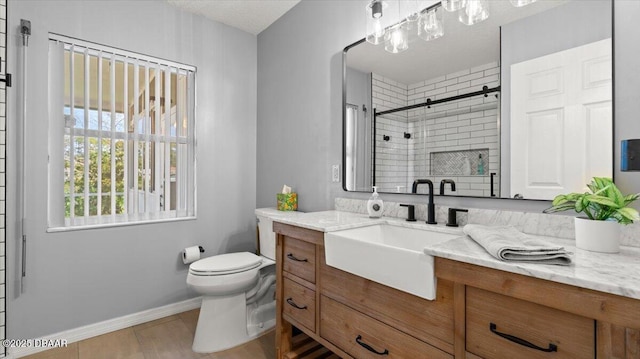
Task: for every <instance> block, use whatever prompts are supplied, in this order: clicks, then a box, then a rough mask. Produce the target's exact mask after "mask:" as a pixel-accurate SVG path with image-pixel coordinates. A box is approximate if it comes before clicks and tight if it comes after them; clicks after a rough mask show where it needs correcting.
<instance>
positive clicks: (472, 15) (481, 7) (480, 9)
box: [458, 0, 489, 25]
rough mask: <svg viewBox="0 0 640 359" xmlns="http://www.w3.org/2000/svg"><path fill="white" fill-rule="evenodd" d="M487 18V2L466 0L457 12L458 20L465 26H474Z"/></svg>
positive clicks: (485, 0)
mask: <svg viewBox="0 0 640 359" xmlns="http://www.w3.org/2000/svg"><path fill="white" fill-rule="evenodd" d="M488 18H489V4H488V3H487V0H467V3H466V4H465V6H464V7H463V8H462V9H460V11H459V12H458V20H460V22H461V23H463V24H465V25H474V24H477V23H479V22H481V21H484V20H486V19H488Z"/></svg>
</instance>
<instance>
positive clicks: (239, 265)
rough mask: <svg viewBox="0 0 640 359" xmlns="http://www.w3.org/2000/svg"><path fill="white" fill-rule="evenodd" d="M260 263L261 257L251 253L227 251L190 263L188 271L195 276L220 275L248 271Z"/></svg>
mask: <svg viewBox="0 0 640 359" xmlns="http://www.w3.org/2000/svg"><path fill="white" fill-rule="evenodd" d="M261 264H262V257H259V256H257V255H255V254H253V253H249V252H239V253H227V254H219V255H216V256H212V257H208V258H204V259H200V260H198V261H195V262H193V263H191V265H190V266H189V273H190V274H192V275H197V276H220V275H227V274H234V273H240V272H245V271H249V270H251V269H254V268H257V267H259V266H260V265H261Z"/></svg>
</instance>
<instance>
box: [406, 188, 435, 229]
mask: <svg viewBox="0 0 640 359" xmlns="http://www.w3.org/2000/svg"><path fill="white" fill-rule="evenodd" d="M423 183H426V184H427V186H429V204H428V205H427V224H437V223H438V222H436V206H435V205H434V204H433V182H431V180H428V179H417V180H415V181H413V186H412V187H411V193H418V185H419V184H423Z"/></svg>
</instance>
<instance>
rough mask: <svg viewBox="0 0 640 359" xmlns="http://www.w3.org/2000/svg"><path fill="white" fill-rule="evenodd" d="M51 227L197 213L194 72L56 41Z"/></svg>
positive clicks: (53, 40) (142, 57)
mask: <svg viewBox="0 0 640 359" xmlns="http://www.w3.org/2000/svg"><path fill="white" fill-rule="evenodd" d="M49 47H50V51H49V56H50V58H49V75H50V76H49V96H50V106H49V109H50V121H49V137H50V144H49V152H50V161H49V227H55V228H59V227H66V228H69V227H86V226H94V225H104V224H112V223H131V222H146V221H155V220H167V219H177V218H190V217H194V216H195V119H194V116H195V115H194V113H195V68H194V67H192V66H187V65H182V64H178V63H175V62H171V61H166V60H162V59H157V58H152V57H149V56H145V55H141V54H136V53H132V52H128V51H123V50H119V49H113V48H109V47H106V46H102V45H97V44H93V43H89V42H85V41H80V40H76V39H71V38H67V37H63V36H60V35H55V34H50V46H49Z"/></svg>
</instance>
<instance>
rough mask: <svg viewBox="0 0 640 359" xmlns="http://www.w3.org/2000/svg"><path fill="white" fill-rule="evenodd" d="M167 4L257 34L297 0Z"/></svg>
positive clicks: (179, 1)
mask: <svg viewBox="0 0 640 359" xmlns="http://www.w3.org/2000/svg"><path fill="white" fill-rule="evenodd" d="M167 2H168V3H169V4H171V5H174V6H176V7H178V8H181V9H183V10H185V11H189V12H192V13H195V14H199V15H202V16H204V17H207V18H209V19H211V20H215V21H218V22H221V23H223V24H226V25H229V26H232V27H235V28H237V29H240V30H242V31H246V32H248V33H250V34H254V35H258V34H259V33H260V32H262V30H264V29H266V28H267V27H269V25H271V24H273V23H274V22H275V21H276V20H278V19H279V18H280V17H281V16H282V15H284V14H285V13H286V12H287V11H289V10H290V9H291V8H292V7H294V6H295V5H296V4H297V3H298V2H300V0H167Z"/></svg>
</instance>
